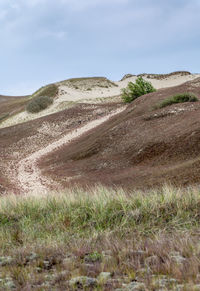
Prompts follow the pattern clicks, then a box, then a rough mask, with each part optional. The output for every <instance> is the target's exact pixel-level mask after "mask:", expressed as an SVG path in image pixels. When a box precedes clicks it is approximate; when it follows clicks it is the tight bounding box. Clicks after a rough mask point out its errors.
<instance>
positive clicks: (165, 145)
mask: <svg viewBox="0 0 200 291" xmlns="http://www.w3.org/2000/svg"><path fill="white" fill-rule="evenodd" d="M174 76H175V77H174ZM146 77H148V76H146ZM185 77H186V80H187V78H188V77H189V78H190V79H192V80H191V81H188V82H185V83H183V84H181V85H178V86H172V87H169V84H170V83H171V84H172V83H174V82H175V83H176V82H178V83H180V80H182V81H183V78H185ZM132 78H135V77H129V78H126V84H127V83H128V81H127V80H129V79H130V80H132ZM151 78H152V75H151ZM174 78H175V81H174ZM147 79H149V77H148V78H147ZM157 79H159V80H157ZM152 80H153V79H152ZM177 80H178V81H177ZM199 80H200V79H199V78H198V77H197V76H194V75H189V74H185V75H184V74H183V73H181V74H180V72H178V73H177V74H170V75H167V76H165V78H164V81H163V76H162V78H161V80H160V78H156V80H155V82H162V83H157V87H158V84H160V85H159V86H161V84H162V86H163V82H164V84H165V86H166V87H165V88H161V89H159V90H157V92H155V93H151V94H148V95H144V96H142V97H140V98H138V99H137V100H135V101H134V102H132V103H131V104H130V105H128V107H126V105H124V104H123V103H122V102H121V100H120V97H118V98H116V99H115V100H111V99H110V98H107V97H104V98H102V99H101V102H96V99H91V100H90V102H85V103H84V102H83V101H84V100H83V99H81V98H80V99H79V100H78V101H77V102H74V104H73V105H71V106H69V105H68V108H67V109H64V110H61V111H58V108H57V109H56V110H57V112H56V113H53V114H50V111H48V110H49V109H47V111H46V112H44V113H42V115H43V116H41V115H40V113H39V114H35V116H34V120H32V117H31V120H30V121H28V122H23V123H19V124H18V125H14V126H10V127H4V128H2V129H1V130H0V139H1V148H0V155H1V157H2V160H1V161H0V171H1V181H0V183H1V189H2V191H5V190H8V189H12V190H14V191H16V192H18V191H19V192H21V191H22V192H23V191H25V192H26V191H27V190H28V189H29V190H31V191H44V190H45V189H49V188H50V189H59V188H60V187H71V185H74V184H79V185H81V186H86V185H94V184H96V183H99V182H100V183H102V184H104V185H106V186H113V185H114V186H122V187H124V188H126V189H132V188H133V187H134V188H149V187H152V188H153V187H155V186H156V187H157V186H160V185H162V184H163V183H165V182H169V183H172V184H174V185H191V184H196V183H198V182H199V176H200V175H199V159H198V152H199V142H198V140H199V110H200V103H199V102H194V103H192V102H191V103H180V104H173V105H170V106H167V107H165V108H161V109H155V106H156V105H157V104H159V103H160V102H161V101H163V100H165V99H166V98H168V97H169V96H172V95H174V94H177V93H184V92H192V93H195V94H196V95H197V97H198V98H199V96H200V81H199ZM88 81H89V82H90V85H91V84H93V85H94V88H95V86H97V85H98V86H99V82H104V85H105V83H106V84H107V85H106V86H110V87H109V88H110V90H111V88H112V90H116V88H117V90H119V88H118V87H120V86H121V87H122V85H120V86H119V84H121V83H120V82H125V81H120V82H118V83H119V84H118V86H117V85H116V84H115V85H114V84H113V83H112V82H110V81H108V80H107V79H105V78H89V79H88V78H84V79H73V81H72V83H73V85H74V82H75V84H76V85H75V86H77V84H79V86H85V84H87V85H88V83H87V82H88ZM77 82H78V83H77ZM85 82H86V83H85ZM66 83H67V84H68V83H71V80H68V81H62V82H60V83H59V84H62V86H64V85H63V84H65V86H66ZM81 84H82V85H81ZM50 86H52V85H50ZM54 86H55V85H54ZM56 86H59V85H58V83H57V85H56ZM67 88H68V89H69V87H67ZM84 88H85V87H84ZM42 90H45V92H47V91H48V92H49V91H50V92H51V93H52V90H49V86H46V87H44V88H42V89H40V90H39V91H37V92H36V93H35V94H34V96H35V95H37V94H40V93H41V91H42ZM73 90H74V89H73ZM75 90H77V89H75ZM80 90H82V91H81V92H82V94H85V93H84V89H83V87H82V88H81V89H80ZM94 90H95V89H94ZM106 90H107V88H106ZM54 92H57V91H55V90H54ZM113 92H115V91H113ZM113 92H112V93H113ZM63 96H64V97H63V98H68V97H66V96H67V95H65V94H63ZM112 97H113V96H112ZM30 98H31V97H25V98H22V97H20V98H17V99H14V98H11V99H10V97H9V98H6V100H10V101H9V102H10V103H9V102H8V101H6V102H7V103H5V97H2V102H4V103H3V104H12V106H15V105H14V104H15V103H14V101H15V100H17V104H19V110H21V109H20V108H21V107H20V106H22V105H21V102H24V103H26V102H27V100H29V99H30ZM55 98H57V99H56V100H60V99H59V98H61V100H62V96H61V97H58V96H57V97H55ZM70 98H71V97H70ZM3 100H4V101H3ZM111 101H112V102H111ZM12 102H13V103H12ZM59 102H60V101H59ZM6 106H8V105H6ZM9 106H11V105H9ZM23 106H24V105H23ZM17 108H18V107H17ZM54 108H55V107H54ZM44 111H45V110H44ZM119 112H121V113H119ZM47 113H48V114H47ZM20 114H24V113H19V114H17V115H14V116H13V117H12V118H16V116H19V115H20ZM27 115H28V116H33V115H34V114H28V113H27ZM12 118H11V120H13V119H12ZM17 118H18V117H17ZM17 118H16V120H15V121H17ZM5 122H7V121H5ZM8 122H10V119H8ZM4 125H5V124H4ZM7 125H8V124H7ZM2 127H3V124H2ZM183 169H184V170H183Z"/></svg>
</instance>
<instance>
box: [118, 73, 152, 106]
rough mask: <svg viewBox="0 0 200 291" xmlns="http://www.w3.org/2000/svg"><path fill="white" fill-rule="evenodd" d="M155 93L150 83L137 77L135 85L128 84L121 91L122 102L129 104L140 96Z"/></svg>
mask: <svg viewBox="0 0 200 291" xmlns="http://www.w3.org/2000/svg"><path fill="white" fill-rule="evenodd" d="M155 91H156V89H155V88H154V87H153V86H152V84H151V83H150V82H148V81H145V80H144V79H143V78H142V77H139V78H137V80H136V82H135V84H134V83H132V82H129V83H128V86H127V88H125V89H122V100H123V101H124V102H125V103H130V102H132V101H133V100H135V99H136V98H138V97H140V96H142V95H145V94H148V93H152V92H155Z"/></svg>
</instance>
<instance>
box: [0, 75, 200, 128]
mask: <svg viewBox="0 0 200 291" xmlns="http://www.w3.org/2000/svg"><path fill="white" fill-rule="evenodd" d="M198 77H200V74H191V75H181V74H177V75H171V76H169V77H166V78H164V79H161V80H156V79H154V78H147V77H144V79H146V80H147V81H150V82H151V83H152V85H153V86H154V87H155V88H156V89H161V88H168V87H173V86H177V85H181V84H183V83H185V82H187V81H192V80H194V79H196V78H198ZM136 78H137V76H133V77H130V78H127V79H125V80H123V81H118V82H113V83H114V84H115V85H116V86H112V87H108V88H105V87H99V86H97V87H91V88H88V86H85V87H82V89H75V88H72V87H68V86H66V85H63V84H60V85H59V92H58V96H57V98H56V99H55V100H54V103H53V104H52V105H51V106H50V107H49V108H47V109H45V110H43V111H42V112H39V113H37V114H31V113H28V112H21V113H19V114H17V115H15V116H13V117H11V118H9V119H7V120H5V121H4V122H2V123H1V124H0V128H3V127H8V126H12V125H15V124H18V123H23V122H26V121H29V120H33V119H36V118H39V117H42V116H46V115H49V114H52V113H55V112H59V111H61V110H63V109H65V108H68V107H70V106H72V105H73V102H75V103H84V102H85V103H98V102H100V103H102V100H103V98H104V99H105V100H106V98H111V97H115V96H119V95H120V94H121V89H123V88H126V87H127V85H128V83H129V82H133V83H134V82H135V80H136ZM89 82H90V83H91V80H90V81H89ZM84 88H85V89H84ZM88 89H90V90H88Z"/></svg>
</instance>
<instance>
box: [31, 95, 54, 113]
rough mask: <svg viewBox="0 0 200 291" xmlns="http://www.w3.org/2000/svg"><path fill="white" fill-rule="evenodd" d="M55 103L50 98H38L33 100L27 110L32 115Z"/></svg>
mask: <svg viewBox="0 0 200 291" xmlns="http://www.w3.org/2000/svg"><path fill="white" fill-rule="evenodd" d="M52 103H53V98H51V97H48V96H38V97H35V98H33V99H32V100H31V101H30V102H29V103H28V105H27V106H26V110H27V111H28V112H30V113H38V112H40V111H42V110H44V109H46V108H47V107H48V106H49V105H51V104H52Z"/></svg>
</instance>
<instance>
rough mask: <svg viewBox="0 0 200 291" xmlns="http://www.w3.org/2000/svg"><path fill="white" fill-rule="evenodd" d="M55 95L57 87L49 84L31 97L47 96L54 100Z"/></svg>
mask: <svg viewBox="0 0 200 291" xmlns="http://www.w3.org/2000/svg"><path fill="white" fill-rule="evenodd" d="M57 93H58V86H57V85H55V84H50V85H47V86H44V87H42V88H40V89H39V90H38V91H36V92H35V93H34V94H33V95H32V96H33V97H40V96H48V97H51V98H55V97H56V95H57Z"/></svg>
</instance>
